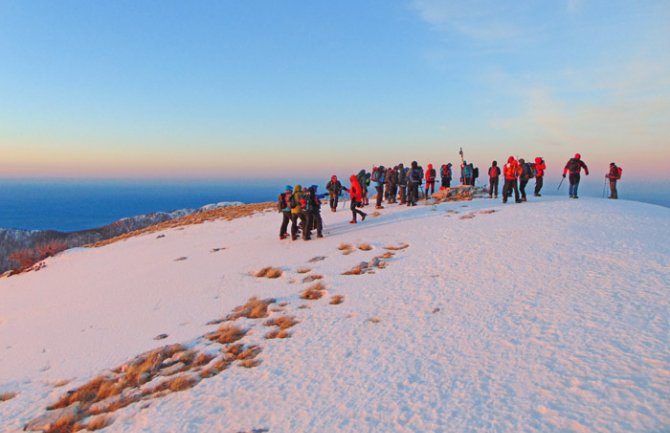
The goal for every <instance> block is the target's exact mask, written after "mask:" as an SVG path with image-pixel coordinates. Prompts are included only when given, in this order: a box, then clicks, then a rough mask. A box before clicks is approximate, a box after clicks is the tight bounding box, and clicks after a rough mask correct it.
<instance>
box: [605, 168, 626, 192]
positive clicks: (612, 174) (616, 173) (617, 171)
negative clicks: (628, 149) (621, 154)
mask: <svg viewBox="0 0 670 433" xmlns="http://www.w3.org/2000/svg"><path fill="white" fill-rule="evenodd" d="M622 171H623V170H621V168H619V167H617V166H616V164H615V163H613V162H611V163H610V171H609V173H607V174H606V175H605V177H606V178H608V179H609V180H610V196H609V198H612V199H615V200H616V199H618V198H619V193H618V192H617V190H616V182H617V181H618V180H619V179H621V172H622Z"/></svg>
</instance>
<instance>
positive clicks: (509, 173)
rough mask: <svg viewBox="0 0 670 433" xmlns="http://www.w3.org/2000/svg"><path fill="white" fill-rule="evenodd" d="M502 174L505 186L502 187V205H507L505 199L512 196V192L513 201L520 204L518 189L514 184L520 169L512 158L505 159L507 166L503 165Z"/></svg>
mask: <svg viewBox="0 0 670 433" xmlns="http://www.w3.org/2000/svg"><path fill="white" fill-rule="evenodd" d="M503 174H504V175H505V185H504V186H503V203H507V197H509V196H510V195H512V190H514V201H515V202H517V203H521V200H520V199H519V187H518V185H517V183H516V180H517V178H518V177H519V174H521V168H520V167H519V163H518V162H517V160H516V159H514V157H513V156H510V157H509V158H507V164H505V166H504V167H503Z"/></svg>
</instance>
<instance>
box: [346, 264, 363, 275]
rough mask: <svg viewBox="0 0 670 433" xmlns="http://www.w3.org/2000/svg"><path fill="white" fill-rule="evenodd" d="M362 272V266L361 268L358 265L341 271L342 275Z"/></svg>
mask: <svg viewBox="0 0 670 433" xmlns="http://www.w3.org/2000/svg"><path fill="white" fill-rule="evenodd" d="M362 273H363V268H361V267H360V266H354V267H353V268H351V269H350V270H348V271H346V272H342V275H360V274H362Z"/></svg>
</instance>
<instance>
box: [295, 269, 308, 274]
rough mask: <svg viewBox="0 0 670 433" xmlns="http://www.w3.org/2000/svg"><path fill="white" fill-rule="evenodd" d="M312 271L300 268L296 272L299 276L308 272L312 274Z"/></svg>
mask: <svg viewBox="0 0 670 433" xmlns="http://www.w3.org/2000/svg"><path fill="white" fill-rule="evenodd" d="M310 271H311V269H310V268H298V269H297V270H296V272H297V273H299V274H306V273H307V272H310Z"/></svg>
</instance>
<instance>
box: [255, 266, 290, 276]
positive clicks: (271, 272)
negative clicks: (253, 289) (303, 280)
mask: <svg viewBox="0 0 670 433" xmlns="http://www.w3.org/2000/svg"><path fill="white" fill-rule="evenodd" d="M283 273H284V272H283V271H282V270H281V269H279V268H273V267H272V266H266V267H264V268H263V269H261V270H260V271H258V272H256V273H255V274H254V276H255V277H256V278H273V279H274V278H279V277H281V276H282V274H283Z"/></svg>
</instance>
